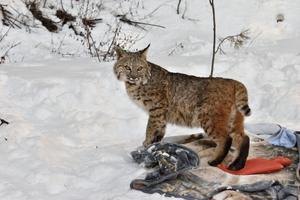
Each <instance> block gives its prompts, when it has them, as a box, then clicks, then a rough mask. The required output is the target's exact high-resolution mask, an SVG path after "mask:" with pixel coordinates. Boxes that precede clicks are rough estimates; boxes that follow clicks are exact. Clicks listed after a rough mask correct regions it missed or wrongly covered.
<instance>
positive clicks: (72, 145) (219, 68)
mask: <svg viewBox="0 0 300 200" xmlns="http://www.w3.org/2000/svg"><path fill="white" fill-rule="evenodd" d="M66 2H67V1H66ZM95 2H99V1H95ZM102 2H104V3H103V5H102V6H103V8H104V10H103V11H101V12H100V14H99V16H100V17H101V18H103V20H104V21H105V23H101V24H98V25H97V26H96V27H95V28H94V30H93V34H94V38H95V39H96V40H97V41H99V40H100V39H101V38H105V37H106V36H105V27H107V23H110V24H112V26H113V25H114V24H115V23H116V22H115V21H114V20H112V16H113V14H112V13H118V14H125V13H129V11H130V10H131V12H132V14H128V18H130V19H132V20H133V21H144V22H148V23H153V24H158V25H161V26H165V27H166V28H165V29H163V28H158V27H152V28H151V29H150V27H144V28H146V29H147V30H149V32H148V33H146V32H145V31H141V30H140V29H138V28H133V27H132V26H129V25H123V31H124V33H125V34H127V36H128V35H130V34H131V35H134V36H136V35H138V34H140V36H142V37H143V38H142V39H140V40H139V41H137V42H136V43H135V44H133V45H132V46H131V47H130V46H128V50H135V49H142V48H145V47H146V46H147V45H148V44H149V43H151V47H150V49H149V52H148V60H149V61H151V62H154V63H156V64H158V65H160V66H162V67H164V68H166V69H167V70H169V71H173V72H182V73H186V74H192V75H197V76H205V77H207V76H209V74H210V65H211V52H212V13H211V7H210V5H209V1H208V0H201V1H198V0H191V1H182V3H181V7H180V14H179V15H177V14H176V9H177V3H178V2H177V1H160V0H145V1H138V0H136V1H124V2H123V1H121V0H120V1H119V0H118V1H102ZM120 2H123V3H121V4H120ZM73 3H75V2H73ZM0 4H3V5H11V6H14V7H15V8H18V10H19V11H20V12H21V11H22V12H23V13H28V15H29V16H30V13H29V11H28V9H27V8H26V6H25V5H24V4H23V3H22V1H21V0H15V1H8V0H1V1H0ZM47 4H53V5H60V1H56V0H51V1H50V0H48V1H47ZM228 5H230V6H228ZM68 6H69V7H68ZM76 6H77V7H76ZM186 6H187V7H186ZM185 7H186V8H187V10H186V12H185V15H184V19H183V18H182V14H183V12H184V10H185ZM215 7H216V8H215V9H216V18H217V37H223V38H224V37H226V36H228V35H235V34H238V33H240V32H241V31H242V30H246V29H250V31H251V34H250V37H251V40H250V42H249V43H248V44H246V45H245V47H244V48H243V49H241V50H239V51H235V50H233V48H231V47H229V46H227V47H226V46H224V50H225V52H226V54H225V55H220V54H217V56H216V61H215V71H214V76H215V77H226V78H233V79H236V80H238V81H241V82H243V83H244V84H245V85H246V87H247V89H248V92H249V105H250V108H251V109H252V115H251V116H250V117H248V118H246V122H247V123H262V122H266V123H277V124H280V125H281V126H285V127H286V128H288V129H292V130H299V129H300V126H299V125H298V123H299V121H300V48H299V46H300V35H299V33H300V16H299V15H300V14H299V9H300V2H299V1H297V0H290V1H281V0H264V1H261V0H252V1H247V2H246V1H243V3H240V1H238V0H226V1H216V2H215ZM130 8H131V9H130ZM65 9H68V11H70V12H71V13H72V14H74V15H76V14H77V13H78V12H79V11H80V9H79V7H78V5H75V8H74V9H71V8H70V5H69V3H66V4H65ZM154 10H155V12H153V11H154ZM152 12H153V13H152ZM43 13H45V14H46V15H48V16H52V18H53V20H56V21H59V20H58V19H57V18H55V17H53V11H51V10H50V11H49V9H48V10H47V9H46V8H44V10H43ZM279 14H282V15H283V16H284V20H283V22H279V23H277V19H276V17H277V16H278V15H279ZM0 19H2V16H1V15H0ZM30 23H32V24H33V25H34V24H35V25H36V26H37V27H38V28H31V29H32V30H31V31H28V30H26V29H18V28H14V29H11V30H10V31H9V32H8V35H7V36H6V37H5V38H4V40H3V41H2V42H1V43H0V44H1V47H0V55H1V56H2V55H3V54H4V53H5V52H6V50H7V49H8V48H9V47H10V46H11V45H13V44H17V43H19V42H21V43H20V45H18V46H16V47H15V48H13V49H11V50H10V51H9V53H8V55H9V57H7V58H6V61H5V63H4V64H0V94H1V98H0V118H2V119H5V120H6V121H8V122H9V124H8V125H7V124H2V126H0V199H22V200H23V199H115V200H118V199H122V200H124V199H125V200H126V199H169V198H167V197H164V196H163V195H159V194H152V195H150V194H144V193H142V192H138V191H134V190H130V188H129V184H130V182H131V181H132V180H133V179H135V178H137V177H138V176H139V175H141V174H142V173H144V172H145V171H146V169H145V168H143V167H140V166H139V165H138V164H137V163H135V162H134V161H133V159H132V158H131V156H130V152H131V151H133V150H135V149H136V148H137V147H139V146H141V144H142V142H143V140H144V137H145V130H146V125H147V120H148V117H147V114H146V113H145V112H144V111H142V110H141V109H139V108H138V107H137V106H136V105H135V104H134V103H133V102H132V101H131V100H130V99H129V97H128V96H127V94H126V91H125V86H124V83H122V82H119V81H118V80H117V79H116V77H115V76H114V74H113V71H112V67H113V63H114V61H111V62H98V61H97V60H96V59H95V58H91V57H89V56H88V55H87V52H86V51H85V50H84V48H83V46H82V44H81V43H80V41H77V40H76V39H77V38H78V37H79V36H75V35H74V33H73V32H72V30H71V29H68V28H67V26H64V27H62V28H61V30H60V31H59V32H58V33H49V32H48V31H47V30H46V29H45V28H44V27H42V25H41V22H39V21H38V20H35V21H30ZM7 29H8V27H3V26H2V23H1V25H0V30H2V31H1V32H0V35H1V36H2V34H4V33H5V32H6V30H7ZM123 36H124V37H126V35H123ZM119 40H120V41H121V40H122V37H120V38H119ZM179 44H182V45H183V49H182V48H178V49H177V50H176V51H174V53H173V54H172V56H168V55H169V54H170V53H171V52H172V51H173V50H174V49H176V46H178V45H179ZM57 52H60V53H57ZM67 53H70V54H72V55H71V56H67V55H66V54H67ZM62 54H64V56H62ZM199 131H201V129H189V128H184V127H177V126H168V128H167V134H166V135H167V136H175V135H184V134H191V133H196V132H199Z"/></svg>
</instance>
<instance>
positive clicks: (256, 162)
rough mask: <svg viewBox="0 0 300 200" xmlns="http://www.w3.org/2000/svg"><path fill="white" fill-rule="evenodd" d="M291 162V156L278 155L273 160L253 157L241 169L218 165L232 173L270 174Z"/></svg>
mask: <svg viewBox="0 0 300 200" xmlns="http://www.w3.org/2000/svg"><path fill="white" fill-rule="evenodd" d="M290 164H291V160H290V159H289V158H284V157H282V156H278V157H277V158H273V159H271V160H267V159H264V158H253V159H250V160H247V162H246V165H245V167H244V168H243V169H241V170H239V171H232V170H229V169H227V166H226V165H218V167H219V168H220V169H222V170H223V171H225V172H228V173H230V174H235V175H250V174H268V173H272V172H276V171H279V170H280V169H282V168H283V167H284V166H289V165H290Z"/></svg>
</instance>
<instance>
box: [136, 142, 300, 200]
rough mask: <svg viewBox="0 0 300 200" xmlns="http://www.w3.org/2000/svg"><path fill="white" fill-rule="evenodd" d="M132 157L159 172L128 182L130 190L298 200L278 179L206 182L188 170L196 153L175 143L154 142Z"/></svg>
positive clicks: (203, 198)
mask: <svg viewBox="0 0 300 200" xmlns="http://www.w3.org/2000/svg"><path fill="white" fill-rule="evenodd" d="M196 154H197V153H196ZM131 155H132V156H133V158H134V160H136V161H137V162H138V163H142V162H145V165H146V166H147V167H149V168H150V167H154V166H157V165H158V166H159V167H160V169H159V170H157V171H155V172H152V173H149V174H147V175H146V178H145V180H142V179H135V180H133V181H132V182H131V184H130V188H131V189H135V190H139V191H142V192H145V193H149V194H152V193H160V194H165V195H166V196H170V197H180V198H184V199H201V200H208V199H210V198H212V197H213V196H214V195H216V194H218V193H219V192H222V191H225V190H233V191H238V192H240V193H242V194H244V195H247V196H249V197H250V198H252V199H254V200H273V199H274V200H297V199H298V197H297V196H298V189H300V187H299V186H296V185H287V186H284V185H282V184H281V183H280V182H279V181H277V180H273V181H259V182H256V183H252V184H244V185H233V186H220V184H218V183H214V182H210V181H206V180H204V179H202V178H201V177H198V176H196V175H194V174H193V173H191V172H189V171H187V170H189V169H191V168H194V167H197V166H199V165H200V159H199V156H197V155H198V154H197V155H195V152H194V151H193V150H191V149H189V148H187V147H184V146H181V145H178V144H172V143H164V142H161V143H155V144H152V145H149V146H148V147H146V148H145V149H142V150H138V151H134V152H132V153H131ZM172 156H173V157H174V158H172ZM198 159H199V160H198ZM175 161H176V162H175ZM175 166H176V167H175ZM175 169H177V170H175Z"/></svg>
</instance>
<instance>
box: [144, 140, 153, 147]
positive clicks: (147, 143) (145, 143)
mask: <svg viewBox="0 0 300 200" xmlns="http://www.w3.org/2000/svg"><path fill="white" fill-rule="evenodd" d="M150 144H151V142H149V141H147V140H145V141H144V142H143V146H142V147H143V148H145V147H147V146H148V145H150Z"/></svg>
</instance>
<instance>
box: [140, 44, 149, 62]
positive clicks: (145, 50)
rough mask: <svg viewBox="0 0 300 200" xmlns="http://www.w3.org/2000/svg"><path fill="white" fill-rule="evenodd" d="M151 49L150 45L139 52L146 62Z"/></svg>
mask: <svg viewBox="0 0 300 200" xmlns="http://www.w3.org/2000/svg"><path fill="white" fill-rule="evenodd" d="M149 47H150V44H149V45H148V46H147V47H146V48H145V49H143V50H140V51H139V52H140V54H141V56H142V58H144V59H145V60H146V59H147V52H148V49H149Z"/></svg>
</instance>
